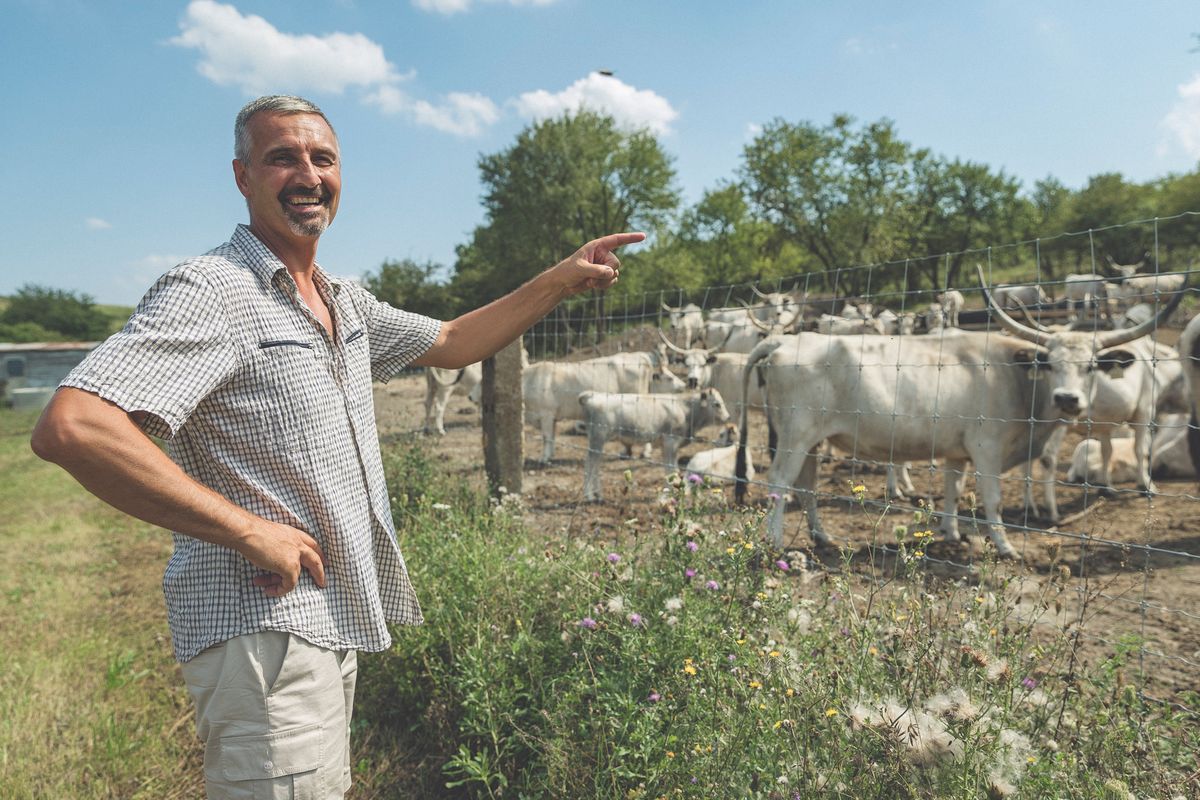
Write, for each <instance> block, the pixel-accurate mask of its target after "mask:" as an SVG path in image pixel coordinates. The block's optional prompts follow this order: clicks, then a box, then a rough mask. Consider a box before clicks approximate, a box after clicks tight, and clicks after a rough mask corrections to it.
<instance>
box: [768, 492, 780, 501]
mask: <svg viewBox="0 0 1200 800" xmlns="http://www.w3.org/2000/svg"><path fill="white" fill-rule="evenodd" d="M767 499H768V500H778V499H779V493H778V492H771V493H769V494H768V495H767Z"/></svg>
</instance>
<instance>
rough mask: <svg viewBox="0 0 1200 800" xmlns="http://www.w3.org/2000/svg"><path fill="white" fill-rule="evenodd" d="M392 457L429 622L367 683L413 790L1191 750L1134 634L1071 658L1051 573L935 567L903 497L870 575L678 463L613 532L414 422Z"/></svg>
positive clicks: (921, 784)
mask: <svg viewBox="0 0 1200 800" xmlns="http://www.w3.org/2000/svg"><path fill="white" fill-rule="evenodd" d="M389 474H390V475H391V476H392V477H393V479H394V480H399V481H401V484H399V485H396V487H395V488H394V490H393V495H394V497H395V513H396V516H397V522H398V527H399V529H400V530H401V531H402V536H403V537H404V542H403V545H404V549H405V553H406V556H407V558H408V563H409V567H410V570H411V571H412V574H413V580H414V583H415V585H416V586H417V588H418V591H419V593H420V595H421V597H422V602H423V606H424V610H425V614H426V623H425V625H423V626H420V627H414V628H404V629H399V630H396V631H395V635H396V643H395V646H394V647H393V648H392V650H391V651H390V652H389V653H387V654H385V655H384V656H383V657H381V658H376V659H370V660H368V661H367V667H366V668H364V676H363V683H362V687H363V688H362V690H361V692H362V693H361V694H360V698H362V702H360V706H359V707H360V709H364V710H363V711H362V712H361V713H362V716H363V723H362V724H364V725H366V726H369V727H370V728H371V729H372V730H373V731H376V735H378V732H379V731H381V730H386V731H388V732H389V735H393V736H395V737H396V739H397V741H401V742H403V747H404V749H405V751H406V752H407V760H408V763H409V765H410V767H412V768H413V769H415V770H416V771H417V772H418V773H420V774H418V775H416V776H415V777H414V776H410V779H411V780H410V787H409V788H410V791H413V792H414V793H419V794H420V795H421V796H443V797H459V796H461V797H502V796H503V797H556V798H614V799H615V798H626V799H627V798H642V797H645V798H657V797H708V798H712V797H721V798H724V797H761V798H796V797H798V798H810V797H830V798H833V797H843V798H849V797H855V798H857V797H878V798H910V797H911V798H918V797H921V798H924V797H945V798H961V797H1008V796H1014V797H1015V796H1023V797H1097V796H1102V793H1103V792H1104V791H1106V789H1105V786H1106V781H1108V782H1110V783H1111V781H1113V780H1118V781H1123V782H1124V783H1123V784H1122V785H1128V786H1129V788H1130V790H1131V791H1135V792H1143V793H1146V792H1149V793H1155V794H1156V796H1157V795H1158V794H1162V796H1167V797H1169V796H1170V792H1172V791H1183V790H1184V787H1185V784H1184V781H1185V778H1186V775H1187V774H1188V773H1189V772H1190V771H1191V770H1194V767H1195V756H1196V752H1197V750H1196V747H1197V739H1196V733H1195V728H1196V726H1195V719H1194V718H1189V717H1188V716H1187V715H1186V714H1184V713H1183V712H1176V711H1172V710H1171V709H1170V708H1168V707H1165V706H1160V705H1149V704H1147V703H1146V702H1145V701H1144V700H1143V699H1142V698H1141V697H1140V695H1139V693H1138V692H1137V691H1136V690H1134V689H1132V687H1130V686H1129V684H1128V681H1127V678H1126V677H1125V659H1126V658H1127V657H1128V655H1129V652H1131V651H1130V650H1129V649H1128V648H1132V647H1136V645H1135V643H1132V642H1127V643H1126V649H1123V650H1122V651H1119V652H1117V653H1115V654H1114V655H1113V657H1112V658H1111V659H1110V660H1109V661H1108V662H1106V663H1105V664H1104V665H1103V666H1102V667H1101V668H1100V669H1099V670H1097V671H1096V672H1095V673H1094V674H1086V675H1085V674H1083V673H1082V671H1081V670H1080V667H1079V664H1078V663H1077V660H1076V659H1075V658H1074V654H1075V651H1074V649H1073V648H1074V646H1075V639H1074V637H1073V636H1072V632H1071V630H1070V629H1069V626H1068V629H1066V630H1062V629H1058V630H1057V631H1056V632H1053V633H1052V634H1048V633H1047V626H1046V625H1037V622H1038V620H1037V617H1038V614H1039V613H1041V612H1045V611H1046V610H1047V609H1049V608H1050V607H1051V606H1052V604H1053V603H1054V602H1055V599H1056V597H1057V595H1058V594H1059V593H1061V592H1062V591H1063V590H1064V585H1065V582H1064V580H1063V576H1060V575H1058V574H1054V575H1052V576H1051V577H1049V578H1046V579H1045V580H1044V581H1043V585H1042V589H1041V593H1040V595H1038V596H1037V598H1036V601H1035V603H1034V608H1035V610H1034V612H1033V613H1032V614H1030V613H1028V610H1027V609H1026V613H1024V614H1023V615H1019V614H1018V613H1017V607H1016V605H1015V604H1014V603H1013V602H1010V599H1009V588H1010V586H1009V584H1010V582H1011V581H1012V578H1011V576H1006V575H1003V574H1001V573H1000V572H999V570H998V569H996V568H995V567H994V566H986V567H984V568H983V569H982V570H981V571H980V572H979V573H977V574H975V575H973V576H968V577H966V578H964V579H962V580H958V581H946V580H935V579H934V578H932V577H931V576H930V575H929V574H928V573H927V571H926V569H925V566H924V565H925V562H924V560H923V555H924V554H923V549H924V546H925V545H924V542H925V541H926V538H925V537H926V535H927V533H928V532H927V531H926V530H925V528H926V525H927V523H928V520H927V519H925V518H923V517H922V516H921V515H918V516H917V518H916V520H915V524H914V525H912V526H908V527H911V528H912V529H913V531H912V532H911V533H910V532H909V529H908V527H905V526H901V527H897V528H896V529H895V531H894V533H893V532H889V537H891V536H894V538H893V539H892V540H891V541H889V542H888V543H887V544H888V545H889V553H890V555H891V563H892V564H894V565H895V569H894V570H893V571H891V572H890V573H888V574H886V575H885V574H877V575H875V576H873V577H872V579H871V580H863V579H861V578H859V577H857V574H856V570H857V569H858V565H854V564H850V563H847V564H844V565H843V568H842V569H840V570H833V571H818V570H808V569H805V565H804V557H803V555H802V554H799V553H789V554H780V553H773V552H769V551H768V550H767V549H766V548H765V547H764V545H763V543H762V542H761V541H760V540H759V538H758V534H757V532H758V531H759V530H760V529H761V519H760V515H759V514H758V513H756V512H752V511H745V510H740V511H739V510H732V509H728V508H726V507H725V505H724V502H723V496H721V495H720V494H719V493H713V492H710V491H708V490H707V489H706V487H697V488H699V489H700V491H699V492H696V493H688V492H686V491H685V489H687V488H691V487H688V486H687V483H686V482H685V481H681V480H680V479H678V478H675V479H674V480H673V485H671V486H668V487H666V489H665V491H664V494H663V495H662V497H663V513H662V517H661V520H660V522H659V523H657V524H655V525H654V526H653V527H649V528H645V529H643V528H640V527H637V526H633V525H631V526H629V527H628V530H627V531H626V532H625V534H624V536H623V537H622V538H621V540H620V541H619V542H615V543H614V542H610V541H603V540H598V539H590V540H589V539H581V538H573V539H569V538H567V537H564V536H562V535H561V534H558V533H555V532H553V531H529V530H527V529H526V528H525V526H524V524H523V523H522V516H521V508H520V502H519V500H518V499H517V498H511V497H506V498H504V500H503V502H495V501H492V502H488V501H486V500H485V499H484V498H482V497H481V496H480V495H478V494H476V493H473V492H471V491H468V490H467V489H465V488H463V487H461V486H455V485H453V484H451V483H449V482H448V481H447V480H446V479H444V478H442V477H440V476H438V475H437V474H436V471H435V470H434V468H433V465H432V462H430V461H429V460H428V458H427V457H425V456H423V455H421V453H420V451H419V449H416V448H415V447H411V446H410V447H408V448H406V449H402V450H401V451H400V452H399V453H396V454H393V455H392V456H391V457H390V458H389ZM401 486H403V488H400V487H401ZM864 514H865V511H864ZM881 520H882V517H881V518H879V519H876V520H873V519H872V518H870V517H868V516H864V524H865V525H872V526H874V527H876V528H878V527H879V526H880V524H881ZM876 534H877V539H882V538H883V537H882V536H881V535H880V534H879V531H876ZM880 547H881V548H882V547H883V543H880ZM412 786H419V792H418V791H416V790H413V789H412Z"/></svg>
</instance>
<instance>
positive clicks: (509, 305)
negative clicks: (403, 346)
mask: <svg viewBox="0 0 1200 800" xmlns="http://www.w3.org/2000/svg"><path fill="white" fill-rule="evenodd" d="M645 238H646V235H645V234H644V233H613V234H609V235H608V236H602V237H600V238H599V239H594V240H592V241H590V242H588V243H587V244H585V245H584V246H583V247H581V248H579V249H578V250H576V251H575V252H574V253H573V254H572V255H571V256H569V257H567V258H565V259H563V260H562V261H560V262H559V263H557V264H555V265H554V266H553V267H551V268H550V269H548V270H546V271H545V272H543V273H541V274H540V275H538V276H537V277H536V278H534V279H532V280H530V281H529V282H528V283H526V284H524V285H523V286H521V287H520V288H518V289H516V290H514V291H512V292H510V293H509V294H506V295H505V296H504V297H501V298H500V299H498V300H494V301H492V302H491V303H488V304H487V305H485V306H483V307H481V308H477V309H475V310H474V311H469V312H467V313H466V314H463V315H462V316H460V317H456V318H455V319H452V320H450V321H448V322H444V323H442V326H441V330H440V331H439V332H438V336H437V340H436V341H435V342H434V343H433V345H432V346H431V347H430V348H429V349H428V350H426V351H425V352H424V353H423V354H422V355H421V357H420V358H418V359H417V360H415V361H413V362H412V363H413V364H414V365H415V366H423V367H446V368H451V369H457V368H459V367H465V366H466V365H468V364H474V363H475V362H476V361H481V360H483V359H485V358H488V357H490V356H492V355H494V354H495V353H496V352H497V351H499V350H501V349H502V348H503V347H505V346H506V345H507V344H509V342H512V341H513V340H514V339H516V338H517V337H518V336H520V335H521V334H522V333H524V332H525V331H526V330H528V329H529V327H530V326H532V325H533V324H534V323H535V322H537V321H538V320H540V319H541V318H542V317H544V316H546V315H547V314H549V313H550V312H551V311H552V310H553V309H554V307H555V306H556V305H558V304H559V303H560V302H562V301H563V300H565V299H566V298H568V297H571V296H572V295H576V294H579V293H581V292H586V291H588V290H589V289H607V288H609V287H610V286H612V285H613V284H614V283H616V282H617V280H618V279H619V278H620V276H621V262H620V260H619V259H618V258H617V255H616V252H615V250H616V249H617V248H618V247H621V246H623V245H627V244H634V243H635V242H640V241H642V240H643V239H645Z"/></svg>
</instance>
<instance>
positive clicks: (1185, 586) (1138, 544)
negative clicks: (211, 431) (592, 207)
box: [375, 374, 1200, 705]
mask: <svg viewBox="0 0 1200 800" xmlns="http://www.w3.org/2000/svg"><path fill="white" fill-rule="evenodd" d="M424 393H425V379H424V377H423V376H422V375H419V374H417V375H405V376H402V377H399V378H396V379H394V380H392V381H391V382H390V383H388V384H387V385H386V386H384V385H377V386H376V396H375V401H376V417H377V419H378V421H379V428H380V435H381V436H382V437H383V438H384V440H385V441H387V440H389V439H396V438H402V437H406V436H410V435H416V434H419V433H420V431H421V426H422V421H423V419H424V413H425V411H424V406H423V400H424ZM445 427H446V435H445V436H444V437H436V436H434V437H430V438H429V439H428V443H429V447H430V448H431V449H432V450H433V451H434V452H436V453H438V454H439V456H440V457H442V458H444V463H445V464H446V465H447V467H448V468H449V469H450V470H451V471H452V472H453V473H456V474H459V475H461V476H462V477H463V479H464V480H472V481H478V482H479V483H480V485H482V484H483V449H482V436H481V430H480V426H479V413H478V409H477V408H476V407H475V406H474V405H472V404H471V403H470V402H469V401H468V400H467V399H466V398H465V397H464V396H462V395H461V394H455V395H454V396H453V397H452V398H451V400H450V404H449V406H448V408H447V411H446V417H445ZM750 427H751V433H750V441H751V442H752V443H754V442H759V443H764V442H765V441H766V425H765V422H764V421H763V418H762V417H761V415H758V416H757V418H756V416H755V415H752V416H751V426H750ZM717 433H718V429H717V428H708V429H706V430H705V431H704V432H703V433H702V435H708V436H715V435H716V434H717ZM1077 441H1078V437H1077V436H1074V435H1072V436H1070V437H1068V447H1069V448H1071V449H1068V447H1064V451H1063V454H1062V456H1061V459H1060V466H1059V473H1058V479H1059V480H1060V481H1064V480H1065V477H1066V470H1067V467H1068V466H1069V455H1070V452H1071V450H1072V449H1073V448H1074V445H1075V442H1077ZM524 446H525V466H526V469H525V473H524V478H523V480H524V486H523V492H522V495H523V500H524V503H523V505H524V507H525V509H526V515H527V521H528V522H529V524H530V527H531V529H533V530H545V531H547V532H556V533H564V534H566V535H569V536H598V537H607V538H611V539H617V538H619V537H620V536H621V535H622V531H623V530H625V528H626V523H627V522H628V521H629V520H640V521H642V522H647V523H648V522H649V521H650V520H652V519H654V518H656V516H657V514H658V503H657V493H658V490H659V489H660V488H661V487H662V486H663V479H664V476H665V475H666V468H665V465H663V464H661V463H654V462H653V461H643V460H641V459H632V460H627V459H624V458H621V457H620V456H619V453H620V452H622V449H621V448H620V447H619V446H618V445H617V444H616V443H610V444H609V445H608V447H607V448H606V451H605V453H606V457H605V461H604V465H603V474H602V485H603V490H604V496H605V498H606V500H605V501H604V502H602V503H585V502H583V464H584V457H585V455H586V449H587V445H586V439H585V437H584V436H582V435H579V434H578V433H575V431H574V423H572V422H560V423H559V425H558V435H557V447H556V451H555V456H554V460H553V462H552V463H551V464H550V465H549V466H548V467H543V466H540V465H538V464H537V463H535V461H534V460H533V457H536V456H539V455H540V454H541V447H542V443H541V437H540V435H539V434H538V433H537V431H535V430H534V429H533V428H532V427H529V426H526V432H525V445H524ZM708 446H711V445H709V444H703V443H695V444H691V445H688V446H687V447H685V448H684V449H683V450H682V451H681V453H680V464H684V463H686V460H687V458H688V457H690V456H691V455H692V454H693V453H695V452H697V451H698V450H702V449H705V448H706V447H708ZM654 457H655V458H657V457H659V456H658V449H657V447H656V448H655V454H654ZM755 463H756V464H757V463H758V460H757V459H756V461H755ZM627 469H628V470H630V471H631V472H632V474H633V481H632V483H631V484H630V488H629V490H628V492H626V491H625V487H626V480H625V478H624V477H623V473H624V472H625V470H627ZM764 471H765V467H764ZM913 481H914V483H915V484H916V486H917V488H918V491H920V492H921V493H922V495H923V497H924V498H925V499H926V502H927V503H932V504H933V507H935V508H939V507H940V503H941V499H942V496H941V495H942V492H941V488H940V487H941V485H942V477H941V475H940V474H939V471H938V470H937V469H936V468H934V467H931V465H929V464H926V465H924V466H921V467H914V469H913ZM853 484H862V485H863V486H865V487H866V498H867V501H868V502H867V504H866V506H865V507H864V506H863V505H862V504H858V503H855V502H853V501H851V500H849V499H847V498H846V496H847V495H849V494H850V486H851V485H853ZM1158 484H1159V490H1160V494H1159V495H1157V496H1155V497H1154V498H1147V497H1145V496H1143V495H1142V494H1140V493H1138V492H1136V491H1135V490H1134V487H1133V486H1132V485H1118V486H1117V487H1116V488H1117V493H1116V496H1115V497H1111V498H1097V497H1096V496H1095V494H1094V492H1090V493H1089V495H1088V496H1087V497H1085V494H1084V491H1083V490H1082V489H1081V488H1078V487H1074V486H1065V487H1064V486H1060V487H1059V491H1058V499H1059V508H1060V512H1061V515H1062V517H1063V518H1064V521H1063V523H1060V525H1059V526H1057V528H1056V529H1052V530H1051V531H1049V532H1044V531H1043V526H1044V525H1045V523H1044V522H1043V521H1042V520H1041V519H1039V518H1038V517H1037V516H1036V515H1034V514H1033V513H1032V512H1026V510H1025V508H1024V502H1023V490H1024V472H1023V470H1022V469H1020V468H1018V469H1015V470H1013V471H1011V472H1009V473H1008V474H1006V475H1005V476H1004V480H1003V491H1004V519H1005V522H1006V523H1007V524H1008V526H1009V539H1010V541H1011V542H1012V544H1013V545H1014V547H1016V548H1017V550H1018V551H1019V553H1020V555H1021V561H1020V562H1019V563H1014V564H1010V565H1006V566H1005V568H1004V569H1005V570H1011V572H1012V574H1014V575H1016V576H1017V577H1018V580H1017V581H1016V582H1015V583H1014V586H1015V587H1016V589H1015V592H1016V595H1015V597H1014V600H1015V602H1018V603H1022V602H1028V601H1029V598H1031V597H1032V595H1033V594H1034V592H1036V589H1037V585H1038V584H1039V583H1040V581H1039V580H1038V579H1039V578H1044V577H1045V576H1047V575H1048V574H1050V573H1051V572H1057V571H1059V570H1060V568H1061V567H1062V566H1066V567H1068V568H1069V569H1070V572H1071V576H1072V577H1071V579H1070V580H1071V589H1073V590H1074V591H1072V592H1067V593H1066V594H1065V595H1064V596H1071V597H1073V598H1074V603H1073V604H1068V605H1067V606H1066V607H1064V608H1063V609H1062V610H1061V611H1060V612H1058V613H1057V614H1056V615H1055V614H1051V615H1050V616H1048V617H1047V618H1046V621H1047V624H1062V623H1065V622H1067V621H1069V620H1076V621H1077V624H1079V626H1080V627H1079V630H1081V631H1082V633H1083V635H1082V637H1081V640H1082V643H1083V648H1082V651H1083V653H1084V660H1085V661H1088V662H1091V663H1093V664H1094V663H1095V662H1097V661H1098V660H1100V659H1103V658H1104V657H1106V656H1107V655H1108V654H1110V653H1111V652H1112V650H1113V648H1114V645H1115V644H1116V643H1117V642H1118V640H1120V639H1121V637H1122V636H1124V635H1126V634H1134V635H1137V636H1139V637H1141V638H1142V639H1143V640H1144V650H1143V652H1142V654H1141V658H1140V660H1139V662H1138V663H1139V672H1140V680H1141V682H1142V685H1143V687H1144V690H1145V691H1146V693H1147V694H1149V695H1151V696H1153V697H1157V698H1160V699H1164V700H1174V701H1175V702H1179V703H1183V704H1185V705H1186V704H1187V701H1186V699H1185V698H1184V697H1182V696H1181V695H1180V693H1181V692H1183V691H1196V690H1197V689H1200V679H1198V677H1197V676H1198V675H1200V671H1198V670H1197V667H1198V666H1200V503H1198V502H1197V499H1196V495H1197V494H1198V491H1197V487H1196V484H1195V482H1194V481H1187V482H1167V481H1158ZM819 488H820V491H821V492H822V493H827V495H828V496H826V497H824V498H823V499H822V500H821V503H820V509H821V514H822V519H823V521H824V523H825V527H826V530H827V531H828V532H829V533H830V534H831V535H832V536H833V537H834V538H835V539H836V540H837V541H838V542H839V544H841V546H842V548H844V549H847V550H848V551H849V552H853V553H854V554H855V555H854V558H853V559H852V561H851V564H852V565H859V566H860V567H861V568H862V569H863V570H864V572H865V570H866V569H867V568H868V567H869V565H870V563H871V555H870V553H871V550H870V548H869V546H868V545H869V542H870V540H871V537H872V525H871V524H870V522H869V521H868V516H867V513H866V512H867V511H868V510H869V511H871V512H872V513H873V514H874V516H875V517H877V518H881V522H880V523H879V527H878V528H877V530H878V531H880V541H885V540H887V539H888V538H890V536H891V531H892V527H893V525H895V524H904V523H911V521H912V513H913V510H914V506H913V505H911V504H909V503H907V502H899V503H895V504H892V505H891V506H888V505H887V504H886V503H885V502H884V500H885V498H884V494H885V475H884V472H883V470H882V469H881V468H879V467H872V466H867V467H863V466H861V465H854V464H848V463H844V462H842V463H839V462H836V461H835V462H832V463H828V464H824V465H823V466H822V467H821V478H820V484H819ZM973 488H974V486H973V482H972V481H970V480H968V483H967V487H966V492H967V496H966V497H965V498H964V499H963V500H962V501H960V508H959V511H960V513H961V514H965V515H969V514H970V510H969V509H970V502H971V499H972V497H973V495H972V494H971V493H972V490H973ZM725 491H726V494H727V496H728V497H729V498H730V501H731V502H732V488H727V489H726V490H725ZM763 494H764V489H763V488H762V487H755V489H754V490H752V491H751V501H752V502H754V501H755V500H757V501H760V502H761V501H762V500H763ZM1039 500H1040V495H1039ZM960 527H961V529H962V531H963V533H964V534H966V535H967V537H968V539H969V542H967V543H964V544H958V543H951V542H940V541H935V542H933V543H932V544H931V545H930V546H929V548H928V555H929V558H930V570H931V571H932V572H934V573H936V574H941V575H945V576H947V577H960V576H963V577H967V578H968V579H969V578H970V577H971V576H972V575H974V574H975V571H974V565H975V562H976V561H977V560H978V559H979V557H980V555H981V553H982V550H983V548H984V547H985V546H986V544H985V543H984V541H983V539H982V538H981V537H980V536H978V535H977V534H976V532H975V531H974V530H973V529H972V525H971V524H970V523H965V524H961V525H960ZM1024 529H1029V530H1024ZM785 548H795V549H800V550H804V551H805V552H806V553H807V554H808V555H809V558H810V559H812V560H813V561H814V562H817V563H820V564H823V565H825V566H827V567H829V568H831V569H838V568H840V567H841V565H842V563H844V562H843V558H842V554H841V553H839V552H838V550H836V549H834V548H820V549H814V548H813V547H812V543H811V540H810V538H809V536H808V532H807V526H806V525H805V523H804V520H803V513H802V512H801V511H800V510H799V509H798V507H796V506H794V505H793V506H791V507H789V509H788V512H787V514H786V527H785ZM877 563H878V562H877ZM884 566H885V568H886V560H885V563H884ZM852 568H854V567H853V566H852ZM1022 587H1025V588H1022ZM1022 594H1025V595H1026V597H1025V598H1023V597H1022ZM1085 598H1086V603H1084V602H1083V601H1084V600H1085ZM1081 609H1082V610H1081ZM1081 617H1082V619H1081Z"/></svg>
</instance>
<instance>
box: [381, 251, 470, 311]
mask: <svg viewBox="0 0 1200 800" xmlns="http://www.w3.org/2000/svg"><path fill="white" fill-rule="evenodd" d="M439 272H441V266H440V265H438V264H435V263H433V262H431V261H430V262H426V263H424V264H418V263H417V262H415V261H413V260H411V259H407V258H406V259H403V260H401V261H385V262H383V264H381V265H380V266H379V271H378V272H376V273H367V274H366V275H364V276H363V285H364V286H365V287H367V289H368V290H369V291H370V292H371V294H373V295H375V296H376V297H378V298H379V299H380V300H383V301H384V302H387V303H390V304H391V305H393V306H396V307H397V308H403V309H405V310H406V311H415V312H418V313H421V314H426V315H428V316H431V317H435V318H437V319H449V318H450V317H452V316H454V315H455V314H454V312H455V310H456V308H455V303H454V302H453V298H452V297H451V295H450V290H449V287H447V286H446V285H445V284H441V283H437V282H436V281H435V280H434V279H433V276H434V275H435V274H437V273H439Z"/></svg>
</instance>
